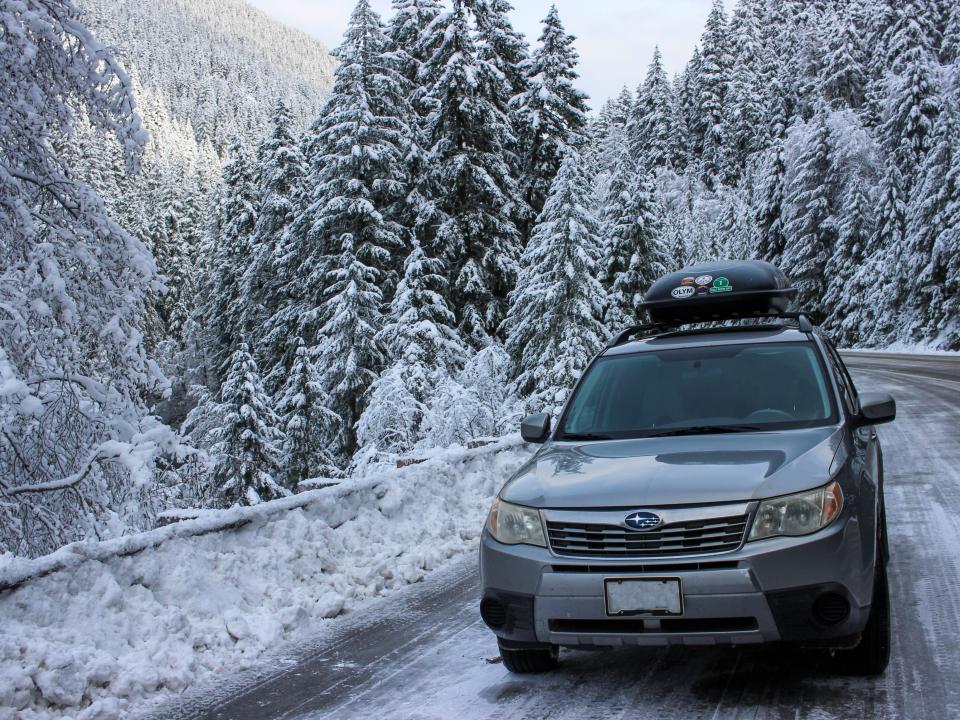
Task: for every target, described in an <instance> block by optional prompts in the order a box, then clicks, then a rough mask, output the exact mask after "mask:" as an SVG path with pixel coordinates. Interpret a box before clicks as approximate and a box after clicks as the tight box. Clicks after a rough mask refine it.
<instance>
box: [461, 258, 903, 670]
mask: <svg viewBox="0 0 960 720" xmlns="http://www.w3.org/2000/svg"><path fill="white" fill-rule="evenodd" d="M718 278H719V280H720V283H719V284H718V283H717V279H718ZM714 287H717V288H731V289H730V290H720V291H719V292H715V293H711V292H710V289H711V288H714ZM678 288H692V291H688V290H678ZM702 288H707V292H702V291H701V289H702ZM794 292H795V291H793V289H792V288H789V287H788V284H787V282H786V279H785V278H784V277H783V275H782V273H780V272H779V271H778V270H777V269H776V268H774V267H773V266H771V265H768V264H766V263H760V262H757V261H749V262H737V263H725V264H711V265H701V266H695V267H692V268H688V269H685V270H682V271H680V272H678V273H672V274H671V275H668V276H666V277H665V278H662V279H661V280H659V281H657V283H655V284H654V285H653V287H652V288H651V290H650V292H649V293H647V295H646V296H645V300H646V302H645V306H646V308H647V309H648V310H649V312H650V315H651V317H652V318H653V320H654V322H653V324H652V325H648V326H643V327H633V328H628V329H627V330H626V331H624V332H623V333H621V334H620V335H619V336H618V337H617V338H615V339H614V340H613V341H612V342H611V344H610V345H609V346H608V347H607V348H606V349H605V350H604V351H603V352H602V353H600V355H598V356H597V357H596V358H595V359H594V360H593V362H592V363H591V364H590V366H589V367H588V368H587V370H586V371H585V372H584V374H583V376H582V377H581V379H580V381H579V382H578V383H577V386H576V388H575V389H574V391H573V393H572V394H571V396H570V398H569V399H568V401H567V404H566V406H565V407H564V408H563V411H562V412H561V414H560V417H559V419H558V421H557V422H556V424H555V427H552V424H551V418H550V416H549V415H546V414H538V415H532V416H530V417H528V418H526V419H525V420H524V421H523V424H522V426H521V432H522V435H523V438H524V439H525V440H526V441H528V442H531V443H543V447H542V448H541V449H540V450H539V452H538V453H537V454H536V455H535V456H534V457H533V458H532V459H531V460H530V461H529V462H528V463H527V464H526V465H525V466H524V467H523V468H521V469H520V470H519V471H518V472H517V473H516V474H515V475H514V476H513V477H512V478H511V479H510V480H509V481H508V482H507V483H506V485H504V487H503V488H502V489H501V491H500V493H499V495H498V497H497V499H496V501H495V502H494V505H493V508H492V509H491V511H490V515H489V518H488V520H487V523H486V526H485V529H484V532H483V537H482V543H481V552H480V568H481V578H482V593H483V594H482V600H481V606H480V610H481V615H482V617H483V620H484V621H485V622H486V624H487V625H488V626H489V627H490V628H491V629H492V630H493V631H494V633H496V635H497V639H498V643H499V645H500V651H501V656H502V658H503V661H504V664H505V665H506V667H507V668H508V669H509V670H511V671H513V672H521V673H523V672H538V671H544V670H548V669H550V668H552V667H554V666H555V665H556V664H557V661H558V657H559V648H560V647H561V646H564V647H584V646H588V647H590V646H593V647H595V646H620V645H673V644H689V645H704V644H728V645H739V644H747V643H764V642H772V641H789V642H794V643H797V644H801V645H804V646H815V647H822V648H826V649H829V650H830V651H831V654H832V655H833V657H834V662H835V663H836V665H837V667H838V669H841V670H842V671H843V672H848V673H854V674H864V675H869V674H878V673H882V672H883V671H884V669H885V668H886V666H887V662H888V659H889V652H890V650H889V648H890V619H889V618H890V615H889V612H890V611H889V601H888V591H887V577H886V569H885V568H886V561H887V555H888V554H887V540H886V530H885V519H884V508H883V464H882V456H881V452H880V445H879V442H878V439H877V434H876V432H875V431H874V428H873V426H874V425H876V424H878V423H883V422H888V421H890V420H893V419H894V417H895V414H896V407H895V404H894V401H893V399H892V398H891V397H890V396H889V395H886V394H883V393H865V392H864V393H859V392H858V391H857V389H856V387H855V386H854V383H853V381H852V380H851V378H850V375H849V373H848V372H847V370H846V368H845V367H844V364H843V361H842V360H841V359H840V356H839V355H838V354H837V352H836V350H835V349H834V348H833V347H832V346H831V344H830V343H829V341H828V340H827V339H826V338H824V337H822V336H821V335H820V334H819V333H818V332H817V331H816V330H815V329H814V328H813V327H812V325H811V324H810V323H809V321H808V320H807V319H806V318H805V317H804V316H802V315H793V314H790V313H786V312H785V311H784V307H785V305H786V302H787V301H788V300H789V299H790V298H791V297H792V296H793V294H794ZM760 317H765V318H771V317H772V318H773V319H774V320H776V322H773V323H771V324H758V323H759V322H761V321H758V320H754V321H753V322H752V324H748V325H732V326H730V325H727V326H721V327H712V328H706V329H705V328H700V329H687V330H685V331H681V330H678V329H677V328H678V327H680V326H681V325H682V324H686V323H700V322H702V321H704V320H711V321H716V320H724V319H734V320H740V319H743V318H760ZM637 336H639V338H637Z"/></svg>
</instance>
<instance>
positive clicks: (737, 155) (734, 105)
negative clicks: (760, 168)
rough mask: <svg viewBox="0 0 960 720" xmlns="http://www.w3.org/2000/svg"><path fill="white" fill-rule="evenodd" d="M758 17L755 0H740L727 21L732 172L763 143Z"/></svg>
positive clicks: (764, 121)
mask: <svg viewBox="0 0 960 720" xmlns="http://www.w3.org/2000/svg"><path fill="white" fill-rule="evenodd" d="M760 23H761V17H760V8H759V5H758V1H757V0H741V2H740V4H739V5H738V6H737V9H736V10H735V12H734V14H733V20H732V21H731V23H730V53H731V56H732V67H731V69H730V84H729V100H728V105H729V108H728V115H727V119H726V128H727V129H726V135H727V142H728V143H729V144H730V145H731V153H732V162H733V164H734V166H735V169H736V173H735V174H736V175H739V173H740V172H741V171H742V170H743V169H744V167H745V166H746V163H747V158H748V157H749V156H750V155H751V154H752V153H754V152H756V151H758V150H762V149H763V148H764V147H765V146H766V144H767V139H768V137H767V134H768V131H769V126H768V124H767V117H766V107H765V102H764V101H765V97H764V88H763V85H762V79H761V78H762V75H761V68H762V63H763V49H762V46H761V39H760V36H761V26H760Z"/></svg>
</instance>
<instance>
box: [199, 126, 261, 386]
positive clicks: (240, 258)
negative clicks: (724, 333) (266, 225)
mask: <svg viewBox="0 0 960 720" xmlns="http://www.w3.org/2000/svg"><path fill="white" fill-rule="evenodd" d="M230 154H231V160H230V161H228V162H227V163H226V164H225V165H224V166H223V189H222V191H221V193H222V194H221V198H220V202H219V207H218V210H217V219H216V222H215V224H214V226H213V228H212V230H213V232H214V233H215V234H214V236H213V238H212V239H211V240H212V243H213V246H212V248H211V250H210V252H211V258H210V260H209V261H208V262H209V267H210V269H211V272H210V275H209V276H208V280H207V286H206V288H205V292H204V302H203V303H202V304H201V305H200V306H199V308H198V325H199V326H200V327H204V328H207V332H208V333H209V335H210V339H209V342H208V343H207V344H206V348H205V352H206V356H207V371H208V376H209V379H210V381H211V383H212V387H214V388H218V387H219V386H220V383H221V382H223V379H224V377H225V373H226V371H227V369H228V367H229V364H230V363H231V357H232V355H233V353H234V351H236V350H237V348H238V346H239V344H240V342H241V338H242V337H244V336H245V334H246V332H247V331H248V330H249V328H245V327H244V326H243V314H244V308H245V303H246V298H245V296H244V295H243V284H242V281H241V278H242V277H243V273H244V270H245V269H246V268H247V265H248V264H249V262H250V238H251V236H252V235H253V232H254V229H255V228H256V223H257V211H256V204H257V203H256V191H255V186H254V182H253V168H252V167H251V162H250V158H249V156H248V155H247V152H246V150H245V149H244V147H243V146H242V145H241V144H240V143H239V142H235V143H234V144H233V145H231V148H230ZM204 318H215V319H216V322H214V323H210V322H206V321H204Z"/></svg>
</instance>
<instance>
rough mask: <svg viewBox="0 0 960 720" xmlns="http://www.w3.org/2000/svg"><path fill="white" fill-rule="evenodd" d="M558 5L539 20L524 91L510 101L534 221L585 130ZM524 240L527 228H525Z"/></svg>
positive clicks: (524, 189) (584, 109) (571, 40)
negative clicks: (537, 43) (569, 150)
mask: <svg viewBox="0 0 960 720" xmlns="http://www.w3.org/2000/svg"><path fill="white" fill-rule="evenodd" d="M575 39H576V38H574V37H573V36H572V35H568V34H567V33H566V31H565V30H564V29H563V24H562V23H561V22H560V15H559V13H558V12H557V8H556V6H551V8H550V12H549V13H547V16H546V17H545V18H544V20H543V32H542V33H541V35H540V44H539V45H538V46H537V48H536V49H535V50H534V51H533V54H532V56H531V58H530V60H529V61H528V63H527V64H526V65H525V68H524V69H525V71H526V75H527V78H528V89H527V90H526V92H523V93H522V94H520V95H519V96H518V97H516V98H515V99H514V101H513V107H514V116H515V118H516V126H517V127H518V129H519V131H520V133H521V135H520V148H521V161H522V176H521V177H522V182H521V190H522V192H523V197H524V199H525V200H526V202H527V204H528V205H529V206H530V208H531V209H532V216H531V217H532V218H536V217H537V214H538V213H539V212H540V211H541V210H542V209H543V204H544V202H545V200H546V197H547V193H548V192H549V191H550V185H551V183H552V182H553V178H554V177H555V176H556V174H557V171H558V169H559V167H560V163H561V162H562V161H563V157H564V155H565V153H566V152H567V148H569V147H573V148H577V149H578V150H579V149H580V147H581V145H582V144H583V141H584V133H585V131H586V127H587V104H586V97H587V96H586V95H585V94H584V93H582V92H581V91H580V90H578V89H577V88H576V87H575V86H574V82H576V80H577V77H578V74H577V70H576V67H577V63H578V61H579V57H578V55H577V52H576V50H575V49H574V47H573V43H574V40H575ZM524 230H525V233H524V237H525V238H526V237H527V235H528V232H529V227H525V228H524Z"/></svg>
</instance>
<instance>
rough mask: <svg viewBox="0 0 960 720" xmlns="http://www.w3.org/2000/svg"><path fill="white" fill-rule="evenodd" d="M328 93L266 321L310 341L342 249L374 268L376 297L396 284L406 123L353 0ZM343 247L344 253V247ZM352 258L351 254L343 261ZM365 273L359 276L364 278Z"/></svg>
mask: <svg viewBox="0 0 960 720" xmlns="http://www.w3.org/2000/svg"><path fill="white" fill-rule="evenodd" d="M336 53H337V57H338V59H339V60H340V65H338V66H337V70H336V73H335V81H334V86H333V90H332V91H331V94H330V98H329V100H328V101H327V104H326V105H325V106H324V109H323V113H322V114H321V116H320V118H319V119H318V120H317V122H316V123H315V125H314V127H313V128H312V130H311V135H312V139H311V141H310V146H309V148H308V152H310V153H312V155H311V156H309V157H308V158H307V163H308V170H307V175H306V177H305V178H304V183H303V185H304V191H303V192H302V193H301V195H300V196H299V200H298V207H297V208H296V213H297V214H296V218H295V220H294V221H293V223H292V225H291V226H290V231H289V233H290V237H289V241H288V242H287V243H285V252H284V258H283V260H282V263H283V265H284V267H285V268H286V269H285V270H284V272H285V274H286V275H288V276H289V281H288V283H287V285H286V287H285V288H284V291H285V293H286V294H287V295H289V296H290V297H291V298H292V302H290V303H289V304H287V306H286V307H284V308H283V310H282V312H281V313H278V314H277V316H276V317H275V318H274V319H273V320H272V321H271V326H272V327H271V330H270V332H271V335H272V336H273V337H281V338H282V337H283V336H284V335H285V336H286V337H303V338H304V341H305V342H307V344H308V345H309V346H312V345H313V343H314V340H315V338H317V337H318V334H319V332H320V330H319V328H320V325H321V324H322V323H324V322H326V321H327V319H328V317H329V315H330V311H329V310H323V309H322V308H323V307H324V306H328V305H329V300H330V291H329V289H328V283H329V281H330V279H331V278H332V277H334V275H335V273H336V271H337V270H338V269H343V267H344V266H342V265H341V266H331V265H330V264H329V263H330V262H331V261H336V260H337V259H338V258H339V257H340V255H341V253H344V252H346V253H347V254H348V256H349V257H350V258H353V259H354V260H355V261H356V262H357V263H361V264H362V265H363V266H364V267H365V268H367V270H368V271H369V272H370V273H372V277H371V278H370V282H371V283H373V284H375V285H377V286H378V287H379V290H378V292H379V293H380V294H381V301H382V300H383V299H384V294H385V296H386V298H387V299H389V297H390V295H391V293H392V289H393V287H394V286H395V284H396V280H397V274H396V268H397V267H398V265H399V261H398V258H400V257H402V250H403V248H404V246H405V234H406V233H405V230H404V228H403V227H402V226H401V225H400V224H399V222H398V221H397V219H396V216H398V215H400V214H401V212H402V203H403V201H404V200H405V197H406V189H407V178H406V176H405V172H404V168H405V164H404V157H405V148H406V147H407V138H408V137H409V136H410V128H409V127H408V126H407V124H406V119H407V118H408V117H409V112H408V111H407V110H406V108H405V99H404V85H403V79H402V77H400V76H399V74H398V73H397V71H396V70H395V69H394V68H393V63H392V60H391V58H390V56H389V52H388V40H387V38H386V36H385V34H384V32H383V28H382V27H381V23H380V18H379V17H378V16H377V14H376V13H375V12H373V10H371V9H370V5H369V2H368V0H359V2H358V3H357V6H356V8H355V10H354V12H353V14H352V15H351V17H350V23H349V26H348V28H347V30H346V32H345V33H344V40H343V44H342V45H341V46H340V47H339V48H338V49H337V51H336ZM347 247H349V250H346V248H347ZM351 262H353V260H352V261H351ZM366 272H367V271H366V270H365V271H364V277H366Z"/></svg>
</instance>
